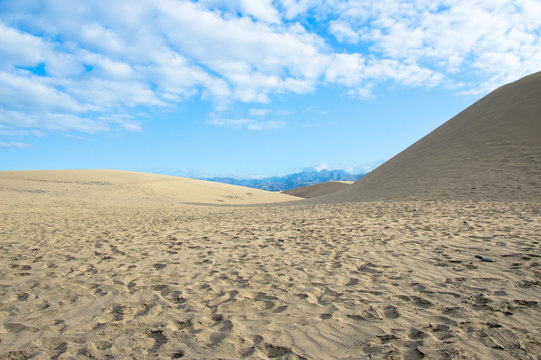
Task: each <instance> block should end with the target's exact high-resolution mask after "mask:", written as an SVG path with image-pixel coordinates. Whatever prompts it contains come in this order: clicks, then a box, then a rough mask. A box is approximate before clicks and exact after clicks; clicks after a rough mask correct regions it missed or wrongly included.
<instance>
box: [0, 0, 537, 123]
mask: <svg viewBox="0 0 541 360" xmlns="http://www.w3.org/2000/svg"><path fill="white" fill-rule="evenodd" d="M3 4H4V7H3V10H2V13H0V106H1V107H2V108H3V109H6V111H7V110H9V111H14V112H17V113H18V114H21V116H22V117H23V118H28V119H34V118H35V114H37V113H38V112H42V113H44V114H46V116H45V118H46V119H52V118H55V116H56V119H57V120H56V121H60V120H58V119H62V118H63V117H65V116H70V117H69V118H65V119H66V121H67V122H68V123H69V124H70V125H68V126H66V127H65V128H70V129H77V128H80V129H88V126H87V125H88V121H94V123H95V124H102V122H101V121H100V120H98V118H100V117H107V116H110V115H114V114H117V113H126V112H129V111H131V110H132V109H133V108H135V107H138V108H144V107H159V108H171V107H174V106H176V105H177V104H178V103H179V102H182V101H185V100H186V99H188V98H190V97H203V98H205V99H209V100H211V101H212V102H213V103H214V104H215V106H216V107H217V108H218V109H223V108H226V107H227V106H228V105H230V104H234V103H235V102H238V101H240V102H247V103H265V104H267V103H270V102H271V101H272V99H273V95H276V94H287V93H297V94H303V93H309V92H312V91H315V90H316V89H317V87H318V86H325V85H327V84H339V85H342V86H343V87H344V91H345V92H349V93H350V94H352V95H354V96H360V97H369V96H371V89H372V88H373V87H374V86H375V85H376V84H377V83H378V82H391V83H399V84H402V85H404V86H423V87H433V86H437V85H441V84H444V85H446V86H449V87H460V86H461V85H463V87H462V88H461V89H459V90H458V92H459V93H482V92H486V91H488V90H491V89H492V88H494V87H495V86H498V85H501V84H502V83H505V82H508V81H511V80H515V79H517V78H519V77H520V76H522V75H525V74H527V73H531V72H534V71H538V70H539V68H540V65H539V64H541V3H539V1H536V0H520V1H518V0H517V1H512V0H499V1H491V0H457V1H453V2H449V1H447V0H436V1H426V0H417V1H407V2H405V1H402V0H368V1H367V0H349V1H338V0H331V1H323V0H274V1H272V0H238V1H235V0H202V1H199V2H192V1H184V0H156V1H143V0H138V1H135V0H117V1H113V2H100V1H88V2H85V3H84V4H80V3H77V2H66V1H60V0H50V1H46V2H43V3H42V4H41V5H40V7H39V11H38V10H37V8H36V7H35V5H34V4H33V2H32V1H26V0H4V2H3ZM119 14H122V16H119ZM308 18H310V20H309V19H308ZM313 18H315V19H316V21H318V25H320V26H319V28H320V29H324V30H325V28H326V30H327V31H328V33H327V34H324V33H323V32H322V31H320V30H318V32H317V33H316V32H314V31H311V30H310V29H311V28H312V27H311V26H309V23H310V22H311V21H313V20H311V19H313ZM38 34H39V35H38ZM331 36H334V37H335V38H336V40H338V41H339V42H342V45H341V46H340V49H338V48H333V47H332V46H333V44H335V42H334V41H330V40H329V39H326V37H331ZM35 67H40V69H43V68H44V69H45V74H38V73H37V71H35V70H34V69H33V68H35ZM25 69H26V70H25ZM472 72H474V75H476V76H475V78H476V79H481V80H479V81H477V82H470V83H468V82H467V81H465V80H464V78H467V76H466V75H468V74H470V75H471V73H472ZM463 82H465V84H464V83H463ZM254 106H257V105H254ZM24 114H26V115H25V116H23V115H24ZM251 115H252V116H261V115H258V114H256V113H254V114H251ZM77 119H79V120H77ZM92 119H94V120H92ZM245 120H246V119H245ZM77 121H80V126H75V125H74V124H75V122H77ZM232 121H237V122H238V121H239V120H232ZM34 123H35V124H37V125H36V129H39V127H38V125H39V124H42V125H43V126H44V128H43V129H44V130H49V131H51V129H53V128H56V127H54V126H50V124H51V123H55V121H53V122H51V121H49V120H47V121H43V122H39V121H35V122H34ZM225 123H227V121H224V124H225ZM47 124H49V125H47ZM105 124H109V123H107V122H106V123H105ZM134 124H135V125H134ZM229 125H234V122H230V123H229ZM10 126H11V127H12V129H11V130H12V131H13V130H14V129H15V128H16V127H17V125H16V124H13V123H11V125H10ZM238 126H243V127H247V128H250V126H251V127H252V128H253V129H256V128H260V129H264V128H273V127H274V128H277V127H280V126H283V124H281V123H279V122H275V123H272V122H254V121H253V120H250V121H245V122H244V123H242V124H238ZM123 127H125V128H128V129H132V130H137V129H141V128H142V124H141V123H137V122H131V123H126V125H123ZM108 128H109V125H107V126H104V127H102V131H106V130H107V129H108ZM82 131H85V130H82Z"/></svg>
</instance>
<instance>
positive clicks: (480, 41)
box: [329, 0, 541, 91]
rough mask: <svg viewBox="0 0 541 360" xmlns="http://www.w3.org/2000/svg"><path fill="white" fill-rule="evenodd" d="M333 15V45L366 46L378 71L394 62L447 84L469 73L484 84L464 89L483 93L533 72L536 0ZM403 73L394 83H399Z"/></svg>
mask: <svg viewBox="0 0 541 360" xmlns="http://www.w3.org/2000/svg"><path fill="white" fill-rule="evenodd" d="M335 11H336V14H337V19H336V20H334V21H333V22H332V23H331V25H330V28H329V31H330V32H331V33H333V34H334V36H335V37H336V38H337V40H339V41H342V42H355V43H358V44H367V45H369V46H370V47H371V50H372V53H373V55H378V54H380V56H378V60H382V61H381V62H380V63H381V66H384V65H385V64H384V62H388V61H391V60H392V61H398V62H400V63H401V65H400V66H398V67H399V68H404V67H410V69H414V68H415V67H418V68H419V70H420V69H425V70H428V71H430V72H432V73H441V74H443V75H445V76H446V77H447V78H448V79H452V78H453V76H454V75H455V74H457V73H461V72H468V71H470V69H474V70H475V71H476V72H477V74H479V75H481V78H482V79H484V81H482V82H481V83H477V84H471V85H470V86H473V87H474V88H475V87H477V88H479V89H484V90H483V91H486V90H490V88H493V87H494V86H497V85H501V84H502V83H504V82H506V81H509V80H514V79H517V78H519V77H521V76H523V75H525V74H528V73H531V72H535V71H538V70H539V69H540V65H539V64H541V62H540V61H539V60H540V57H541V34H540V33H541V5H540V3H539V2H538V1H530V0H525V1H512V0H501V1H497V2H495V1H489V0H458V1H453V2H451V3H449V2H447V1H443V0H441V1H430V2H426V1H412V2H403V1H400V0H377V1H376V0H372V1H349V2H347V3H346V2H344V3H340V4H339V5H338V6H337V7H336V8H335ZM412 65H413V67H411V66H412ZM394 68H396V66H394ZM416 72H417V73H418V72H419V71H418V70H416ZM402 73H403V72H400V73H396V74H397V75H398V78H397V80H399V81H401V82H404V78H402V77H401V74H402ZM420 75H421V77H422V78H425V79H427V78H432V80H430V81H429V83H430V82H433V81H435V80H436V79H435V78H434V77H433V75H430V74H429V73H428V72H425V74H424V75H422V74H420ZM456 82H457V83H458V82H459V80H457V81H456ZM404 83H406V84H407V82H404ZM416 83H417V81H414V82H413V83H412V84H416Z"/></svg>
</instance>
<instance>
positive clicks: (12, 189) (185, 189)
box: [0, 170, 298, 206]
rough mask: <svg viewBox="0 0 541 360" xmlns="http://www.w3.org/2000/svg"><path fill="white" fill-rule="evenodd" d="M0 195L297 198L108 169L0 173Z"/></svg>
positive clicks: (123, 201) (148, 200) (129, 202)
mask: <svg viewBox="0 0 541 360" xmlns="http://www.w3.org/2000/svg"><path fill="white" fill-rule="evenodd" d="M0 194H1V195H2V199H0V202H1V201H12V202H15V203H20V202H25V201H30V202H33V203H37V204H41V203H44V202H47V203H50V202H55V203H62V202H70V201H71V202H86V203H92V204H103V205H125V206H134V205H144V204H147V205H152V206H155V205H160V206H170V205H174V204H178V203H204V204H253V203H261V204H262V203H271V202H279V201H291V200H297V199H298V198H295V197H293V196H289V195H284V194H280V193H275V192H270V191H263V190H257V189H248V188H245V187H240V186H234V185H227V184H220V183H215V182H210V181H202V180H193V179H185V178H178V177H174V176H164V175H154V174H145V173H136V172H128V171H114V170H53V171H0ZM29 194H31V195H32V196H28V195H29Z"/></svg>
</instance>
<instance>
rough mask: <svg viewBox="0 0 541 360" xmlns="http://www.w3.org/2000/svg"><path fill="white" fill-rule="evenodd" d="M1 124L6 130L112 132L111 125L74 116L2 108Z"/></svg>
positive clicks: (0, 111) (0, 110) (0, 113)
mask: <svg viewBox="0 0 541 360" xmlns="http://www.w3.org/2000/svg"><path fill="white" fill-rule="evenodd" d="M0 124H1V125H3V126H4V127H5V128H7V129H9V128H14V129H30V130H32V129H41V130H48V131H80V132H86V133H96V132H102V131H108V130H110V126H109V124H107V123H105V122H102V121H99V120H98V121H97V120H93V119H87V118H82V117H80V116H77V115H72V114H60V113H28V112H20V111H11V110H5V109H1V108H0Z"/></svg>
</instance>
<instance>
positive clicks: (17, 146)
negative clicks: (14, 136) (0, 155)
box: [0, 142, 30, 149]
mask: <svg viewBox="0 0 541 360" xmlns="http://www.w3.org/2000/svg"><path fill="white" fill-rule="evenodd" d="M28 147H30V145H28V144H24V143H20V142H10V143H6V142H0V148H4V149H25V148H28Z"/></svg>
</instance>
